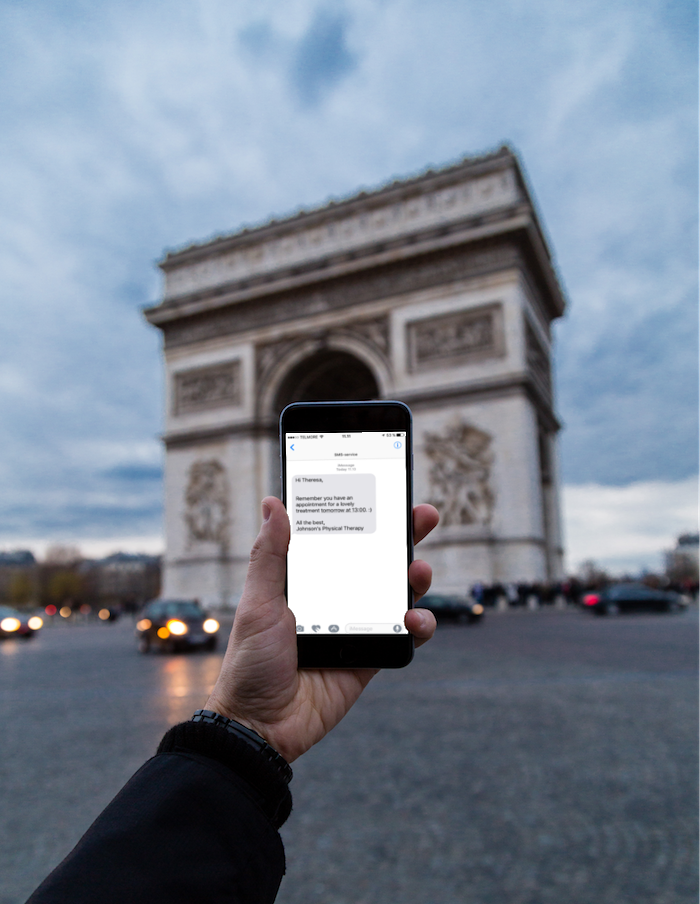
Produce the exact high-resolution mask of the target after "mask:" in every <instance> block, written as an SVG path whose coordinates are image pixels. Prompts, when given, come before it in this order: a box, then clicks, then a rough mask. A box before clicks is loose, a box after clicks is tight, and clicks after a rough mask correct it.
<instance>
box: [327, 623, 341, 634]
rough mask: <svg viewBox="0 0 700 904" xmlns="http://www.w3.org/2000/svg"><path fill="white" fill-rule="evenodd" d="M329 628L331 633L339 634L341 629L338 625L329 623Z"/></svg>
mask: <svg viewBox="0 0 700 904" xmlns="http://www.w3.org/2000/svg"><path fill="white" fill-rule="evenodd" d="M328 630H329V631H330V632H331V634H337V633H338V631H340V628H339V627H338V626H337V625H328Z"/></svg>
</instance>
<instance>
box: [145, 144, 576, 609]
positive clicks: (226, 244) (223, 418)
mask: <svg viewBox="0 0 700 904" xmlns="http://www.w3.org/2000/svg"><path fill="white" fill-rule="evenodd" d="M160 266H161V268H162V270H163V272H164V275H165V289H164V295H163V299H162V301H161V303H160V304H158V305H156V306H154V307H151V308H149V309H148V310H147V311H146V312H145V313H146V317H147V319H148V320H149V321H150V323H152V324H153V325H155V326H156V327H158V328H159V329H160V330H162V333H163V340H164V354H165V367H166V387H167V389H166V413H165V435H164V442H165V445H166V449H167V454H166V470H165V506H166V548H167V551H166V558H165V563H164V590H163V592H164V594H165V595H168V596H185V597H198V598H200V599H202V600H203V601H204V602H206V603H207V604H209V605H229V604H235V603H236V601H237V599H238V597H239V596H240V592H241V589H242V585H243V580H244V575H245V570H246V566H247V562H248V555H249V550H250V546H251V543H252V541H253V539H254V537H255V535H256V533H257V529H258V525H259V518H260V514H259V513H260V500H261V499H262V497H263V496H265V495H266V494H268V493H274V494H279V491H280V490H279V446H278V433H277V430H278V416H279V412H280V411H281V409H282V408H283V407H284V406H285V405H286V404H288V403H289V402H291V401H296V400H321V399H370V398H396V399H400V400H402V401H404V402H406V403H407V404H408V405H409V406H410V407H411V409H412V411H413V416H414V436H415V472H414V478H415V498H416V500H417V501H429V502H432V503H433V504H435V505H436V506H437V507H438V509H439V510H440V513H441V523H440V526H439V528H438V529H437V530H436V531H435V532H434V534H432V535H431V537H430V538H429V539H428V540H427V541H426V542H425V543H424V544H423V545H422V546H421V555H422V556H423V557H425V558H428V559H429V560H430V562H431V564H432V566H433V569H434V584H433V586H434V588H435V589H436V590H442V591H446V592H464V591H465V589H466V588H467V586H469V585H470V584H472V583H473V582H474V581H476V580H480V581H483V582H486V583H494V582H504V581H528V582H532V581H550V580H556V579H558V578H559V577H560V576H561V574H562V567H563V566H562V562H563V550H562V542H561V532H560V515H559V492H558V476H557V454H556V437H557V432H558V430H559V426H560V425H559V422H558V420H557V417H556V414H555V410H554V396H553V385H552V369H551V344H552V336H551V323H552V321H553V320H554V319H555V318H557V317H560V316H561V315H562V314H563V312H564V307H565V301H564V296H563V293H562V289H561V287H560V285H559V282H558V279H557V276H556V273H555V271H554V267H553V264H552V260H551V256H550V252H549V250H548V247H547V243H546V240H545V238H544V236H543V233H542V229H541V226H540V223H539V221H538V217H537V213H536V211H535V208H534V205H533V202H532V200H531V197H530V194H529V192H528V189H527V186H526V183H525V179H524V177H523V173H522V171H521V168H520V165H519V163H518V160H517V158H516V156H515V154H514V153H513V152H512V151H511V150H510V149H508V148H501V149H500V150H498V151H496V152H495V153H493V154H489V155H487V156H484V157H479V158H467V159H465V160H464V161H462V162H461V163H459V164H457V165H455V166H450V167H446V168H444V169H441V170H437V171H428V172H426V173H425V174H423V175H421V176H419V177H417V178H412V179H406V180H403V181H398V182H393V183H391V184H390V185H387V186H386V187H383V188H381V189H379V190H377V191H373V192H361V193H360V194H358V195H356V196H354V197H352V198H350V199H348V200H344V201H341V202H332V203H329V204H327V205H326V206H324V207H322V208H320V209H317V210H313V211H311V212H305V213H301V214H298V215H296V216H293V217H290V218H288V219H284V220H280V221H271V222H270V223H268V224H266V225H264V226H261V227H259V228H255V229H250V230H248V229H244V230H242V231H240V232H237V233H235V234H233V235H231V236H226V237H223V238H217V239H214V240H213V241H209V242H206V243H204V244H198V245H193V246H191V247H187V248H184V249H183V250H180V251H177V252H175V253H169V254H168V255H167V256H166V257H165V259H164V260H163V261H161V263H160Z"/></svg>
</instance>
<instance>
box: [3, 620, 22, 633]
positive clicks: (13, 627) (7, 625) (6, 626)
mask: <svg viewBox="0 0 700 904" xmlns="http://www.w3.org/2000/svg"><path fill="white" fill-rule="evenodd" d="M21 626H22V622H21V621H20V620H19V619H18V618H12V617H11V616H10V617H9V618H3V620H2V621H0V628H2V630H3V631H7V633H8V634H9V633H10V632H12V631H19V629H20V628H21Z"/></svg>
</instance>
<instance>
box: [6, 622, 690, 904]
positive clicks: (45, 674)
mask: <svg viewBox="0 0 700 904" xmlns="http://www.w3.org/2000/svg"><path fill="white" fill-rule="evenodd" d="M697 631H698V624H697V612H689V613H685V614H683V615H679V616H665V615H658V616H657V615H649V616H645V615H642V616H625V617H620V618H617V619H595V618H592V617H588V616H587V615H586V614H584V613H579V612H543V613H518V614H507V615H502V616H501V615H492V616H491V617H490V618H488V619H487V620H486V622H485V623H484V624H483V625H480V626H477V627H455V628H449V627H446V628H443V629H441V630H439V631H438V634H437V636H436V638H435V640H434V641H433V642H432V643H431V644H430V645H428V646H427V647H426V648H424V649H423V650H420V651H418V653H417V655H416V660H415V662H414V663H413V664H412V666H411V667H410V668H409V669H406V670H402V671H400V672H386V673H383V674H381V675H380V676H379V677H378V678H377V679H375V681H374V682H373V683H372V685H370V688H369V689H368V690H367V692H366V693H365V695H364V696H363V698H362V700H361V701H360V703H359V704H358V705H357V706H356V708H355V709H354V710H353V711H352V713H351V714H350V715H349V716H348V718H347V719H346V720H345V721H344V722H343V723H342V724H341V726H339V728H338V729H336V731H335V732H333V734H331V735H330V736H329V737H328V738H326V739H325V740H324V742H322V743H321V744H320V745H318V747H316V748H315V749H314V750H312V751H310V752H309V753H308V754H307V755H306V756H305V757H303V758H302V759H301V760H300V761H298V763H296V764H295V779H294V782H293V791H294V799H295V811H294V813H293V814H292V817H291V818H290V820H289V822H288V823H287V825H286V826H285V827H284V829H283V835H284V839H285V845H286V848H287V858H288V870H287V876H286V878H285V880H284V882H283V884H282V890H281V892H280V895H279V898H278V901H279V902H280V904H314V902H319V904H453V902H454V904H461V902H470V904H589V902H590V904H626V902H630V904H690V902H693V904H695V902H696V901H697V874H696V863H697V832H696V826H697V818H696V817H697V803H696V802H697V787H696V785H697V783H696V776H697V735H698V725H697V677H696V670H697ZM218 663H219V656H218V654H195V655H187V656H175V657H170V658H167V657H161V656H149V657H140V656H138V655H137V654H136V653H135V652H134V651H133V648H132V643H131V627H130V625H129V624H127V623H118V624H116V625H101V624H100V625H94V626H91V627H81V628H75V629H70V628H67V627H63V628H57V629H53V630H46V631H45V632H44V633H43V636H41V637H40V638H39V639H37V640H35V641H32V642H30V643H25V644H22V643H20V642H15V641H12V642H5V643H2V644H0V717H1V723H0V724H2V733H1V734H0V837H1V838H2V844H1V845H0V886H1V888H2V890H1V891H0V904H20V902H23V901H24V900H25V898H26V897H27V895H28V894H29V893H30V891H31V890H32V888H33V887H34V886H35V885H36V884H37V883H38V881H39V880H40V879H41V878H42V877H43V876H44V875H45V874H46V873H47V872H48V871H49V869H50V868H51V867H52V866H53V865H54V864H55V863H56V862H57V861H58V860H59V859H60V858H61V857H62V856H63V855H64V854H65V853H66V852H67V851H68V850H69V849H70V847H71V846H72V845H73V843H74V842H75V840H76V839H77V838H78V837H79V835H80V834H81V833H82V832H83V831H84V830H85V828H87V826H88V825H89V823H90V822H91V821H92V819H93V818H94V816H95V815H96V814H97V813H98V812H99V810H100V809H101V808H102V807H103V806H104V805H105V804H106V803H107V802H108V801H109V799H110V798H111V797H112V796H113V795H114V793H115V792H116V791H117V790H118V789H119V787H120V786H121V785H122V784H123V782H124V781H125V780H126V779H127V778H128V777H129V775H130V774H131V773H132V772H133V771H134V770H135V769H136V768H137V767H138V766H139V765H140V764H141V763H142V762H143V760H144V759H145V758H146V757H147V756H148V755H150V754H151V753H152V751H153V750H154V748H155V747H156V745H157V742H158V740H159V738H160V736H161V735H162V733H163V732H164V730H165V729H166V728H167V727H168V726H169V725H170V724H172V723H173V722H175V721H178V720H181V719H184V718H187V717H188V716H189V715H190V714H191V712H192V710H193V709H195V708H196V707H197V706H199V705H201V704H202V702H203V700H204V699H205V697H206V694H207V691H208V689H209V687H210V686H211V684H212V683H213V681H214V679H215V676H216V672H217V669H218Z"/></svg>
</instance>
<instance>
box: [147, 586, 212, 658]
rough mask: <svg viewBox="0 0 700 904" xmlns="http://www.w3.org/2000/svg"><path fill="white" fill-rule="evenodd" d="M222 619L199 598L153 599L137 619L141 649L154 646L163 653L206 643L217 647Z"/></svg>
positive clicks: (209, 648)
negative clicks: (208, 609) (205, 609)
mask: <svg viewBox="0 0 700 904" xmlns="http://www.w3.org/2000/svg"><path fill="white" fill-rule="evenodd" d="M219 627H220V626H219V623H218V621H217V620H216V619H215V618H211V617H210V616H209V615H208V614H207V613H206V612H205V611H204V609H202V607H201V606H200V604H199V603H198V602H197V600H168V599H156V600H151V602H150V603H147V604H146V606H145V607H144V609H143V611H142V613H141V617H140V619H139V620H138V622H137V623H136V648H137V649H138V651H139V653H148V652H149V651H150V650H152V649H156V650H160V651H161V652H163V653H175V652H177V651H178V650H186V649H191V648H192V647H203V648H204V649H206V650H215V649H216V641H217V632H218V630H219Z"/></svg>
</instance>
